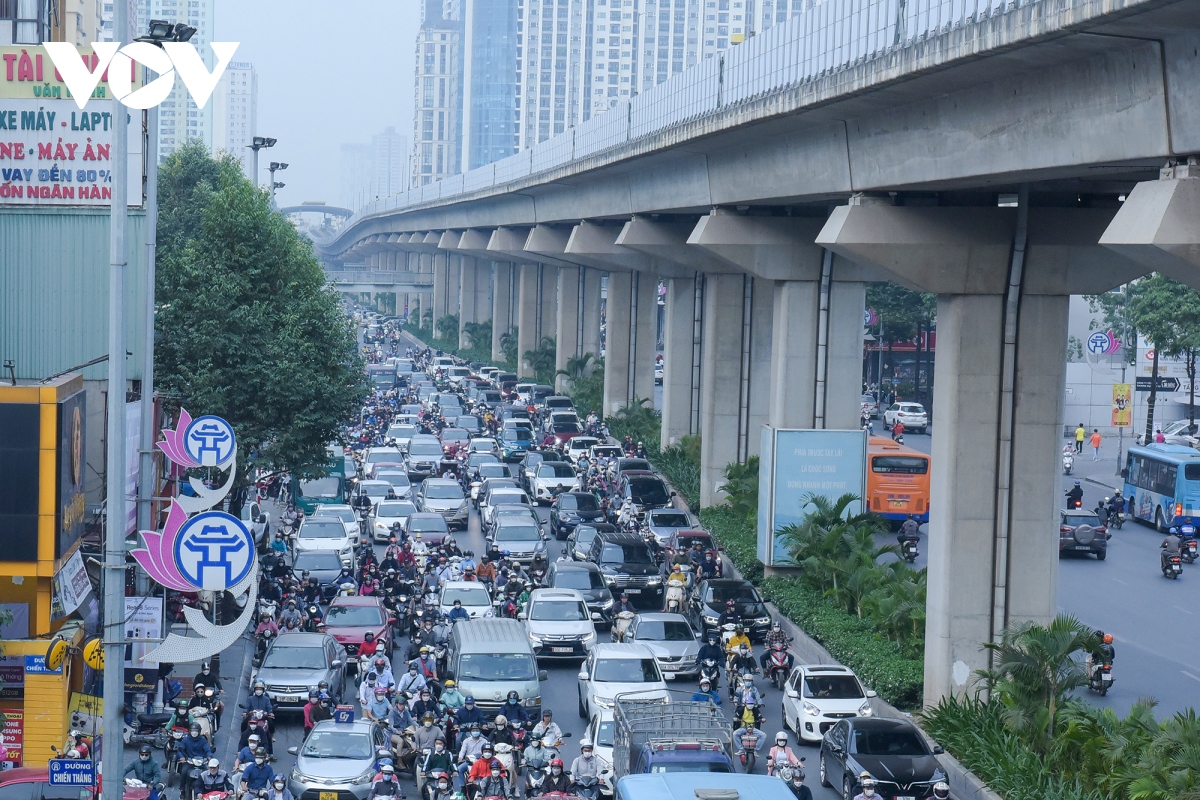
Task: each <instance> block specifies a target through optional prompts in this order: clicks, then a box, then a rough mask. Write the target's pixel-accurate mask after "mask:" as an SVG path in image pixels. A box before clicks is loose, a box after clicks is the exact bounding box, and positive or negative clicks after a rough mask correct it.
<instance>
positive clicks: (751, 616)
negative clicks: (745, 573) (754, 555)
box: [689, 578, 771, 642]
mask: <svg viewBox="0 0 1200 800" xmlns="http://www.w3.org/2000/svg"><path fill="white" fill-rule="evenodd" d="M730 600H732V601H733V607H734V610H736V611H737V613H738V615H739V616H740V618H741V622H742V625H743V626H744V627H745V628H746V635H747V636H749V637H750V639H751V640H753V641H759V642H761V641H762V640H763V638H764V637H765V636H766V635H767V631H769V630H770V629H771V614H770V613H769V612H768V611H767V607H766V606H765V605H763V599H762V596H761V595H759V593H758V590H757V589H755V588H754V585H753V584H752V583H750V581H740V580H736V579H734V578H712V579H710V580H707V581H701V583H700V585H699V586H698V587H696V593H695V594H693V595H692V600H691V607H690V609H689V612H690V613H689V616H690V617H691V618H692V624H693V625H694V626H695V627H696V629H697V630H699V631H702V632H703V633H704V634H705V635H707V634H708V632H709V631H711V630H714V629H716V628H717V625H718V620H720V618H721V614H723V613H724V612H725V604H726V603H727V602H728V601H730Z"/></svg>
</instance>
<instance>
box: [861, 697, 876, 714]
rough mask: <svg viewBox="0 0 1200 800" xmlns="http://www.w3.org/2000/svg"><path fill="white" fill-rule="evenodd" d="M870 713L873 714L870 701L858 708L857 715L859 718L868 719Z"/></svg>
mask: <svg viewBox="0 0 1200 800" xmlns="http://www.w3.org/2000/svg"><path fill="white" fill-rule="evenodd" d="M872 713H874V712H873V711H872V709H871V701H870V700H866V701H864V702H863V704H862V705H861V706H859V707H858V715H859V716H860V717H869V716H871V714H872Z"/></svg>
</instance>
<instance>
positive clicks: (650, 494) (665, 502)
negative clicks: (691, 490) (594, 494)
mask: <svg viewBox="0 0 1200 800" xmlns="http://www.w3.org/2000/svg"><path fill="white" fill-rule="evenodd" d="M674 496H675V493H674V492H672V491H669V490H668V489H667V484H666V482H665V481H663V479H662V478H660V477H658V476H657V475H655V474H654V473H653V472H643V471H641V470H631V471H628V472H622V473H620V478H618V479H617V496H616V498H614V500H613V502H614V503H616V504H617V505H620V504H621V503H623V502H624V501H625V500H631V501H632V502H633V506H634V508H635V509H637V514H638V518H639V519H640V518H642V517H645V515H646V512H647V511H649V510H651V509H653V508H667V507H668V506H670V505H671V498H673V497H674Z"/></svg>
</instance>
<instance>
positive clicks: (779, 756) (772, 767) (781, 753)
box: [767, 731, 800, 775]
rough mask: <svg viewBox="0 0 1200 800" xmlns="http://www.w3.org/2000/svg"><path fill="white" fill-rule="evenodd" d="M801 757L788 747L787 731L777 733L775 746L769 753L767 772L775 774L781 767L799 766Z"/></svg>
mask: <svg viewBox="0 0 1200 800" xmlns="http://www.w3.org/2000/svg"><path fill="white" fill-rule="evenodd" d="M798 766H800V758H799V757H798V756H797V755H796V754H795V753H793V752H792V748H790V747H788V737H787V731H779V732H778V733H776V734H775V746H774V747H772V748H771V749H770V751H769V752H768V753H767V774H768V775H774V774H775V772H776V771H777V770H778V769H779V768H780V767H798Z"/></svg>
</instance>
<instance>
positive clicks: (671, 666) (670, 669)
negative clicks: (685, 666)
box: [662, 664, 679, 672]
mask: <svg viewBox="0 0 1200 800" xmlns="http://www.w3.org/2000/svg"><path fill="white" fill-rule="evenodd" d="M677 669H679V665H678V664H663V665H662V670H663V672H674V671H675V670H677Z"/></svg>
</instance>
